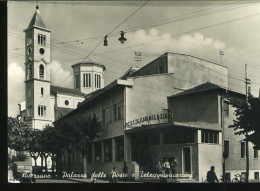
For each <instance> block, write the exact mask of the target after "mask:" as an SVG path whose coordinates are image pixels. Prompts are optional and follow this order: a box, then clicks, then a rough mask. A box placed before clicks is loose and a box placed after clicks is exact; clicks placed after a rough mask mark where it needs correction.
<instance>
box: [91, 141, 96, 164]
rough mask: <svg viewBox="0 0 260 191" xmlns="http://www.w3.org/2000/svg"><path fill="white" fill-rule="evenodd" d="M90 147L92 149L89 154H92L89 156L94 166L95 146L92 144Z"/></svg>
mask: <svg viewBox="0 0 260 191" xmlns="http://www.w3.org/2000/svg"><path fill="white" fill-rule="evenodd" d="M91 147H92V151H91V152H92V154H91V155H92V157H91V163H93V164H94V163H95V161H96V156H95V155H96V152H95V145H94V143H92V144H91Z"/></svg>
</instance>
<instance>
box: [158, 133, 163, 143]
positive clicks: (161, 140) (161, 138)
mask: <svg viewBox="0 0 260 191" xmlns="http://www.w3.org/2000/svg"><path fill="white" fill-rule="evenodd" d="M159 136H160V145H163V131H160V135H159Z"/></svg>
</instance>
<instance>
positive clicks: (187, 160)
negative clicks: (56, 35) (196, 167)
mask: <svg viewBox="0 0 260 191" xmlns="http://www.w3.org/2000/svg"><path fill="white" fill-rule="evenodd" d="M182 157H183V173H185V174H191V149H190V147H184V148H183V149H182Z"/></svg>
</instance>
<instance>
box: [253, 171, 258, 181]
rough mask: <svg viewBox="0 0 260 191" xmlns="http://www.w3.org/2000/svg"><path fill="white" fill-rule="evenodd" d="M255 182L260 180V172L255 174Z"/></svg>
mask: <svg viewBox="0 0 260 191" xmlns="http://www.w3.org/2000/svg"><path fill="white" fill-rule="evenodd" d="M254 175H255V180H259V172H254Z"/></svg>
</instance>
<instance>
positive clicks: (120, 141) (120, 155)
mask: <svg viewBox="0 0 260 191" xmlns="http://www.w3.org/2000/svg"><path fill="white" fill-rule="evenodd" d="M115 141H116V162H122V161H124V137H123V136H121V137H116V138H115Z"/></svg>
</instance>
